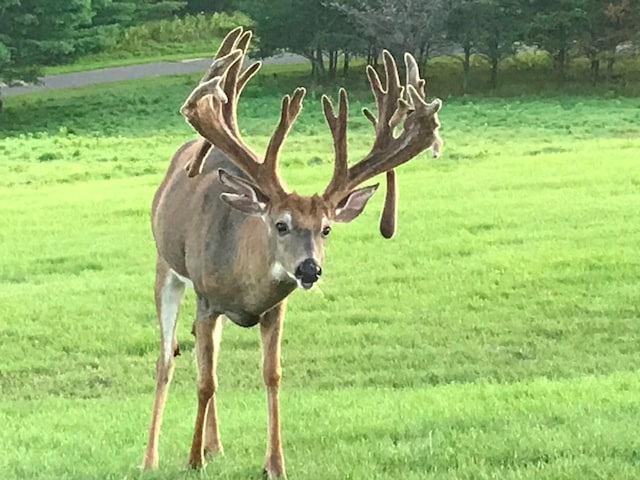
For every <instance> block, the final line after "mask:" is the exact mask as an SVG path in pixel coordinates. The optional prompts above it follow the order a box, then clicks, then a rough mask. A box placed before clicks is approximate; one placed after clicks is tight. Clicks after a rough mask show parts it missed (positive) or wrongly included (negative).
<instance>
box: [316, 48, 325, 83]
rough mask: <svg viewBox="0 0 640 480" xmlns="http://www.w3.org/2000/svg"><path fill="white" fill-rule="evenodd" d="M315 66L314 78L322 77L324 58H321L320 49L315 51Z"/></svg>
mask: <svg viewBox="0 0 640 480" xmlns="http://www.w3.org/2000/svg"><path fill="white" fill-rule="evenodd" d="M315 65H316V76H315V78H320V77H323V76H324V72H325V69H324V58H323V56H322V49H321V48H317V49H316V55H315Z"/></svg>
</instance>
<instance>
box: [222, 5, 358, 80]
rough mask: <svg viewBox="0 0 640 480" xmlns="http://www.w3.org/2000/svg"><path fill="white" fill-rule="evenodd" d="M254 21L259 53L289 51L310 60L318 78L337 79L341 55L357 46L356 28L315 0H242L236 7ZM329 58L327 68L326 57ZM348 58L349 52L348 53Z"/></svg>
mask: <svg viewBox="0 0 640 480" xmlns="http://www.w3.org/2000/svg"><path fill="white" fill-rule="evenodd" d="M234 6H237V7H238V8H239V9H240V10H242V11H243V12H245V13H247V14H248V15H249V17H251V19H252V20H253V21H254V22H255V31H256V35H257V36H258V38H259V39H260V52H259V53H260V54H261V55H263V56H266V55H272V54H273V53H275V52H277V51H278V50H288V51H290V52H294V53H297V54H299V55H302V56H304V57H306V58H307V59H309V61H310V62H311V73H312V75H313V76H314V78H316V79H318V78H321V77H323V76H325V75H327V74H328V75H329V76H334V75H335V74H336V70H337V60H338V55H339V54H340V53H343V54H345V53H346V52H349V51H350V49H353V48H354V45H356V44H357V40H358V39H357V36H356V35H355V34H354V28H353V25H351V24H350V23H349V21H348V20H347V19H345V18H344V16H343V15H342V14H341V12H339V11H338V10H336V9H334V8H331V7H330V6H328V5H326V4H324V3H322V2H320V1H313V0H271V1H269V2H264V1H262V0H241V1H239V2H237V3H236V4H234ZM325 56H328V58H329V68H328V70H327V69H326V68H325V63H324V58H325ZM347 56H348V53H347Z"/></svg>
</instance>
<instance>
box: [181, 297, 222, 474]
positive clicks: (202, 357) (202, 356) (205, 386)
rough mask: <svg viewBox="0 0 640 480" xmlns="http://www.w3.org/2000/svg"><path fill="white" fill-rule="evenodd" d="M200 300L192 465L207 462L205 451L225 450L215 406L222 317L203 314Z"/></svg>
mask: <svg viewBox="0 0 640 480" xmlns="http://www.w3.org/2000/svg"><path fill="white" fill-rule="evenodd" d="M198 304H199V305H198V311H199V312H198V315H197V318H196V321H195V324H194V333H195V336H196V357H197V361H198V411H197V413H196V424H195V428H194V432H193V442H192V443H191V453H190V454H189V466H190V467H192V468H200V467H203V466H204V464H205V453H214V452H221V451H222V444H221V443H220V435H219V432H218V419H217V416H216V408H215V391H216V388H217V386H218V377H217V374H216V366H217V358H218V351H219V347H220V337H221V334H222V321H221V319H220V316H219V315H210V314H207V315H203V316H201V314H200V300H199V301H198ZM208 417H209V420H208V421H207V418H208ZM205 424H206V430H207V433H208V434H209V435H208V437H207V438H205Z"/></svg>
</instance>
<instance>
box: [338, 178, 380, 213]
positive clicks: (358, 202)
mask: <svg viewBox="0 0 640 480" xmlns="http://www.w3.org/2000/svg"><path fill="white" fill-rule="evenodd" d="M379 185H380V184H379V183H376V184H375V185H371V186H370V187H364V188H359V189H358V190H354V191H353V192H351V193H350V194H349V195H347V196H346V197H345V198H344V199H342V201H341V202H340V203H339V204H338V207H337V208H336V211H335V217H334V221H336V222H340V223H349V222H350V221H352V220H353V219H355V218H356V217H357V216H358V215H360V214H361V213H362V211H363V210H364V207H366V205H367V202H368V201H369V199H370V198H371V197H372V196H373V194H374V193H376V190H377V189H378V186H379Z"/></svg>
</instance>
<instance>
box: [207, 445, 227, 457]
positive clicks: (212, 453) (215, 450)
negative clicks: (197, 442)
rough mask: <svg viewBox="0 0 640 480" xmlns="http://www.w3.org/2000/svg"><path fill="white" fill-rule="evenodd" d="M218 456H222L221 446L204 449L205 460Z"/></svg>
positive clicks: (222, 449)
mask: <svg viewBox="0 0 640 480" xmlns="http://www.w3.org/2000/svg"><path fill="white" fill-rule="evenodd" d="M219 455H224V448H222V445H221V444H218V445H213V446H211V447H204V456H205V458H213V457H217V456H219Z"/></svg>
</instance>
